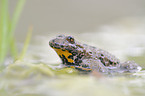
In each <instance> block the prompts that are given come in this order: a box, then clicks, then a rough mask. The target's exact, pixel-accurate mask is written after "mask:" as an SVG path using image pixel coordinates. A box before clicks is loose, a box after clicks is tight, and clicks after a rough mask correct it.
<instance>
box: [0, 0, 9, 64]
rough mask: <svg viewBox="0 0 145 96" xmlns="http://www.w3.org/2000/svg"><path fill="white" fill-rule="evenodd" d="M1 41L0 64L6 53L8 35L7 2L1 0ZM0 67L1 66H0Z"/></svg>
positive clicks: (6, 0)
mask: <svg viewBox="0 0 145 96" xmlns="http://www.w3.org/2000/svg"><path fill="white" fill-rule="evenodd" d="M0 12H1V24H0V25H1V32H0V33H1V34H0V35H1V39H0V63H2V62H3V60H4V58H5V56H6V53H7V44H8V42H7V35H8V27H7V26H8V18H7V17H8V0H1V11H0ZM1 66H2V65H1Z"/></svg>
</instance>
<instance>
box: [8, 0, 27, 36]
mask: <svg viewBox="0 0 145 96" xmlns="http://www.w3.org/2000/svg"><path fill="white" fill-rule="evenodd" d="M25 1H26V0H18V3H17V6H16V8H15V11H14V13H13V17H12V21H11V29H10V34H9V36H10V37H13V34H14V30H15V28H16V24H17V22H18V20H19V17H20V14H21V12H22V9H23V6H24V4H25Z"/></svg>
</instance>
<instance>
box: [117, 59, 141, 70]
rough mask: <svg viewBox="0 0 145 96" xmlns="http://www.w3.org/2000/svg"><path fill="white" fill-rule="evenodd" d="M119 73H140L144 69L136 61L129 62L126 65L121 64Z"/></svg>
mask: <svg viewBox="0 0 145 96" xmlns="http://www.w3.org/2000/svg"><path fill="white" fill-rule="evenodd" d="M119 69H120V70H119V71H122V72H138V71H140V70H141V69H142V68H141V67H140V66H139V65H138V64H136V63H135V62H134V61H127V62H124V63H121V64H120V66H119Z"/></svg>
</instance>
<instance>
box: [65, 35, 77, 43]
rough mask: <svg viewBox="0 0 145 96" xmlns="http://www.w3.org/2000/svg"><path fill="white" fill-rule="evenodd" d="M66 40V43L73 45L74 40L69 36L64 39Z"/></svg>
mask: <svg viewBox="0 0 145 96" xmlns="http://www.w3.org/2000/svg"><path fill="white" fill-rule="evenodd" d="M66 40H67V41H68V42H70V43H72V44H74V43H75V41H74V38H73V37H71V36H68V37H67V38H66Z"/></svg>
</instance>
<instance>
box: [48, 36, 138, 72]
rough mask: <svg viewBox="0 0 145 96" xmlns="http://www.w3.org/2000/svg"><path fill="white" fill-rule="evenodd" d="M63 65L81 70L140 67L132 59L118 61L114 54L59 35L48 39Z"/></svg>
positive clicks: (134, 68)
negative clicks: (122, 61)
mask: <svg viewBox="0 0 145 96" xmlns="http://www.w3.org/2000/svg"><path fill="white" fill-rule="evenodd" d="M49 45H50V46H51V47H52V48H53V49H54V50H55V51H56V52H57V54H58V55H59V57H60V58H61V60H62V62H63V64H64V65H66V66H67V67H74V68H76V69H78V70H81V71H92V70H97V71H99V72H110V71H111V70H115V71H118V72H136V71H138V70H140V69H141V67H140V66H138V65H137V64H136V63H135V62H133V61H127V62H124V63H120V61H119V59H118V58H116V57H115V56H114V55H112V54H110V53H108V52H107V51H104V50H102V49H100V48H96V47H93V46H89V45H86V44H81V43H79V42H77V41H76V40H75V39H74V38H73V37H72V36H65V35H59V36H57V37H56V38H55V39H52V40H50V41H49Z"/></svg>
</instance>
